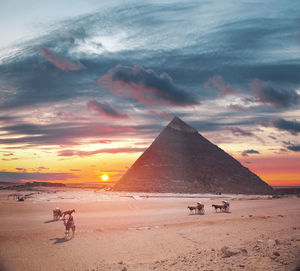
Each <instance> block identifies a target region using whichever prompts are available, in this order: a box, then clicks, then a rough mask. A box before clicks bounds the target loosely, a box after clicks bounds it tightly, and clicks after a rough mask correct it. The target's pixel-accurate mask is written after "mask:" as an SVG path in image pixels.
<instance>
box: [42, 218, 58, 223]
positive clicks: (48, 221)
mask: <svg viewBox="0 0 300 271" xmlns="http://www.w3.org/2000/svg"><path fill="white" fill-rule="evenodd" d="M56 221H58V220H57V219H51V220H47V221H44V223H45V224H46V223H52V222H56Z"/></svg>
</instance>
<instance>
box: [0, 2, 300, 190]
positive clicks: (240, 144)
mask: <svg viewBox="0 0 300 271" xmlns="http://www.w3.org/2000/svg"><path fill="white" fill-rule="evenodd" d="M102 2H104V1H95V0H77V1H71V0H64V1H61V0H54V1H50V2H49V1H37V0H28V1H21V0H11V1H3V0H0V5H1V11H0V15H1V16H0V32H1V43H0V127H1V128H0V181H3V182H4V181H5V182H28V181H50V182H56V181H57V182H69V183H78V182H99V183H101V182H108V183H109V182H111V183H113V182H116V181H117V180H118V179H119V178H120V177H121V176H122V175H123V174H124V173H125V172H126V170H127V169H128V168H129V167H130V166H131V165H132V164H133V163H134V161H135V160H136V159H137V158H138V157H139V156H140V155H141V154H142V153H143V151H144V150H145V149H146V148H147V147H148V146H149V145H150V144H151V142H152V141H153V140H154V139H155V138H156V136H157V135H158V134H159V133H160V131H161V130H162V129H163V128H164V127H165V126H166V125H167V124H168V123H169V122H170V121H171V119H172V118H173V117H174V116H178V117H180V118H181V119H182V120H183V121H185V122H186V123H188V124H189V125H191V126H192V127H194V128H195V129H197V130H198V131H199V133H200V134H201V135H203V136H205V137H206V138H207V139H208V140H210V141H211V142H212V143H214V144H216V145H218V146H219V147H220V148H222V149H223V150H224V151H226V152H227V153H229V154H230V155H232V156H233V157H234V158H235V159H237V160H238V161H239V162H240V163H241V164H242V165H243V166H245V167H248V168H249V169H250V170H252V171H253V172H254V173H256V174H257V175H259V176H260V177H261V178H262V179H263V180H264V181H265V182H267V183H268V184H270V185H273V186H277V185H283V186H287V185H300V138H299V133H300V119H299V116H300V15H299V14H300V5H299V3H298V0H287V1H278V0H276V1H275V0H266V1H257V0H249V1H237V0H228V1H218V0H212V1H190V0H187V1H183V2H182V1H173V0H160V1H148V0H146V1H136V0H132V1H121V0H114V1H109V3H102ZM103 175H107V176H108V177H109V178H108V180H107V181H103V180H102V176H103Z"/></svg>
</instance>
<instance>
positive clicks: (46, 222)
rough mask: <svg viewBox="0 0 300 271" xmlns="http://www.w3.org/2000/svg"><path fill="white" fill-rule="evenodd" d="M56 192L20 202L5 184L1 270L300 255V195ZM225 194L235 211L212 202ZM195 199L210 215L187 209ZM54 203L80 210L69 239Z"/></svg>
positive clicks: (229, 262)
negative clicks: (54, 215)
mask: <svg viewBox="0 0 300 271" xmlns="http://www.w3.org/2000/svg"><path fill="white" fill-rule="evenodd" d="M55 192H56V193H54V189H53V188H52V190H51V191H50V190H49V191H48V192H47V191H43V192H41V193H39V194H35V195H33V196H31V197H29V198H28V199H26V200H25V201H24V202H18V201H15V200H13V199H7V195H8V194H9V193H14V192H12V191H0V219H1V223H0V261H1V266H0V270H5V271H6V270H7V271H10V270H123V271H126V270H128V271H130V270H296V266H297V264H299V263H300V257H299V256H300V254H299V251H300V209H299V206H300V198H297V197H296V196H289V197H281V198H271V197H268V196H243V195H220V196H217V195H208V194H206V195H181V194H130V193H116V192H94V191H93V190H79V189H73V190H71V189H69V190H68V191H66V190H63V189H62V190H58V191H55ZM22 193H24V194H25V193H26V192H24V191H23V192H22ZM132 195H133V196H134V197H132ZM224 199H226V200H229V201H230V204H231V209H230V213H219V212H218V213H216V212H215V210H214V209H213V208H212V207H211V204H213V203H221V201H222V200H224ZM197 201H201V202H203V203H204V204H205V215H198V214H196V215H195V214H190V212H189V210H188V209H187V206H188V205H195V203H196V202H197ZM55 207H60V208H61V209H62V210H67V209H73V208H74V209H75V210H76V212H75V214H74V220H75V223H76V233H75V236H74V237H73V238H72V239H70V240H67V239H65V238H64V226H63V222H62V220H59V221H53V220H52V209H53V208H55ZM226 247H228V248H226ZM234 253H236V254H235V255H232V254H234Z"/></svg>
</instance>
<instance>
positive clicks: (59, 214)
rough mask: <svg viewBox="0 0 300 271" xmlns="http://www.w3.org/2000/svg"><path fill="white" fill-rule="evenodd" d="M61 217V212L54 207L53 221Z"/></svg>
mask: <svg viewBox="0 0 300 271" xmlns="http://www.w3.org/2000/svg"><path fill="white" fill-rule="evenodd" d="M61 216H62V212H61V210H60V209H59V208H58V207H56V208H54V209H53V220H58V219H59V218H60V217H61Z"/></svg>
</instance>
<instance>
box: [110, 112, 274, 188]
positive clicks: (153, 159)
mask: <svg viewBox="0 0 300 271" xmlns="http://www.w3.org/2000/svg"><path fill="white" fill-rule="evenodd" d="M113 190H114V191H131V192H167V193H242V194H269V193H272V188H271V187H270V186H269V185H268V184H266V183H265V182H264V181H262V180H261V179H260V178H259V177H258V176H257V175H255V174H254V173H252V172H251V171H250V170H249V169H248V168H246V167H244V166H242V165H241V164H240V163H239V162H238V161H237V160H235V159H234V158H233V157H232V156H230V155H229V154H227V153H226V152H224V151H223V150H222V149H220V148H219V147H218V146H216V145H214V144H212V143H211V142H210V141H208V140H207V139H206V138H204V137H203V136H202V135H200V134H199V133H198V131H197V130H196V129H194V128H192V127H191V126H189V125H187V124H186V123H185V122H183V121H182V120H181V119H179V118H178V117H175V118H174V119H173V120H172V121H171V122H170V123H169V124H168V125H167V126H166V127H165V128H164V130H163V131H162V132H161V133H160V134H159V135H158V137H157V138H156V139H155V140H154V142H153V143H152V144H151V145H150V146H149V147H148V148H147V149H146V150H145V152H144V153H143V154H142V155H141V156H140V157H139V158H138V159H137V160H136V161H135V163H134V164H133V165H132V167H131V168H130V169H129V170H128V171H127V172H126V173H125V174H124V176H123V177H121V179H120V180H119V181H118V183H117V184H116V185H115V186H114V188H113Z"/></svg>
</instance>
